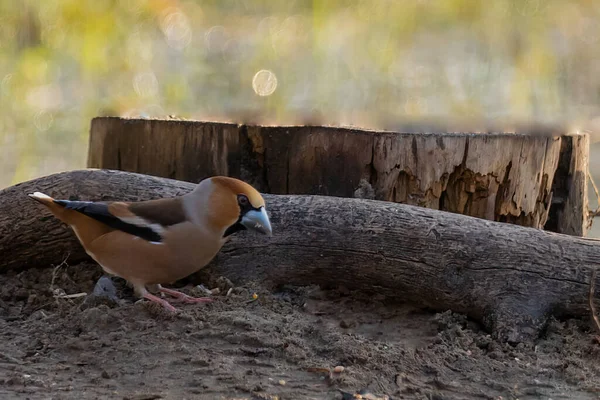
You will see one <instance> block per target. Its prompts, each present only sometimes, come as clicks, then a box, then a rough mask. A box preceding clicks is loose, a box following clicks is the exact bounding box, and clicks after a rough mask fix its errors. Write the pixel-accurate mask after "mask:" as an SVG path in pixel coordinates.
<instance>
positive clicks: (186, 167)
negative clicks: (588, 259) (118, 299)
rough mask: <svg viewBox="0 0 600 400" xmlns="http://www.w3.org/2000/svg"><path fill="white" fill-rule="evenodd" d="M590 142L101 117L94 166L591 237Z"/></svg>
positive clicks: (95, 129)
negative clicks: (233, 182) (232, 180)
mask: <svg viewBox="0 0 600 400" xmlns="http://www.w3.org/2000/svg"><path fill="white" fill-rule="evenodd" d="M588 151H589V138H588V137H587V135H565V134H563V132H557V131H545V132H543V133H538V134H519V133H477V134H469V133H443V134H442V133H435V134H434V133H430V134H411V133H397V132H379V131H378V132H375V131H363V130H356V129H347V128H333V127H321V126H293V127H271V126H250V125H236V124H226V123H211V122H199V121H187V120H146V119H124V118H113V117H102V118H95V119H94V120H93V121H92V125H91V134H90V147H89V156H88V167H90V168H106V169H116V170H123V171H129V172H138V173H143V174H150V175H154V176H159V177H165V178H172V179H178V180H183V181H188V182H194V183H197V182H199V181H200V180H202V179H203V178H206V177H208V176H211V175H229V176H233V177H237V178H241V179H243V180H245V181H248V182H249V183H251V184H253V185H254V186H255V187H256V188H257V189H259V190H260V191H262V192H264V193H272V194H318V195H329V196H339V197H362V198H370V199H377V200H385V201H391V202H397V203H403V204H409V205H417V206H421V207H426V208H431V209H438V210H443V211H449V212H453V213H459V214H464V215H469V216H473V217H478V218H483V219H487V220H492V221H501V222H509V223H513V224H518V225H523V226H528V227H533V228H538V229H544V228H546V229H548V230H552V231H555V232H560V233H565V234H569V235H576V236H585V234H586V233H587V231H588V229H589V226H590V222H589V217H588V209H587V176H588V171H587V157H588Z"/></svg>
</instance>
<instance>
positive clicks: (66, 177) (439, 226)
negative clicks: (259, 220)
mask: <svg viewBox="0 0 600 400" xmlns="http://www.w3.org/2000/svg"><path fill="white" fill-rule="evenodd" d="M193 188H194V185H193V184H191V183H187V182H180V181H174V180H170V179H164V178H157V177H151V176H147V175H140V174H131V173H126V172H119V171H97V170H91V171H72V172H65V173H60V174H55V175H50V176H47V177H44V178H39V179H35V180H33V181H29V182H25V183H22V184H19V185H16V186H13V187H10V188H7V189H5V190H2V191H0V272H6V271H8V270H22V269H24V268H29V267H49V266H51V265H58V264H60V263H61V262H62V261H63V260H64V259H65V257H67V256H68V260H67V262H69V263H76V262H79V261H83V260H89V258H88V256H87V255H86V254H85V252H84V251H83V248H82V246H81V245H80V244H79V243H78V241H77V239H76V237H75V235H74V234H73V233H72V231H71V230H70V229H69V228H68V227H66V226H65V225H64V224H62V223H61V222H60V221H59V220H57V219H56V218H54V217H52V216H51V214H50V213H49V211H48V210H46V209H45V208H44V207H42V206H40V205H39V204H37V203H35V202H34V201H31V200H30V199H28V198H27V194H28V193H32V192H34V191H38V190H39V191H42V192H45V193H47V194H48V195H50V196H53V197H55V198H70V199H79V200H122V201H135V200H148V199H154V198H161V197H171V196H177V195H182V194H184V193H187V192H189V191H190V190H192V189H193ZM265 200H266V203H267V209H268V211H269V214H270V217H271V222H272V224H273V237H270V238H268V237H264V236H262V235H252V233H251V232H239V233H237V234H235V235H233V236H232V237H231V240H230V241H229V242H228V243H227V244H226V245H225V246H224V248H223V249H222V251H221V252H220V253H219V254H218V255H217V257H216V258H215V260H213V263H212V266H211V267H212V268H213V271H214V272H216V273H217V274H219V275H222V276H226V277H228V278H229V279H231V280H232V281H233V282H234V283H244V282H250V281H253V282H260V284H261V285H262V286H263V287H265V288H266V289H269V288H273V287H276V286H278V285H285V284H296V285H311V284H318V285H322V286H329V287H332V286H333V287H335V286H339V285H343V286H345V287H347V288H348V289H350V290H356V291H360V292H363V293H368V294H378V295H383V296H386V298H387V299H388V300H398V301H403V302H409V303H413V304H417V305H421V306H426V307H429V308H431V309H434V310H440V311H445V310H448V309H450V310H453V311H455V312H459V313H464V314H466V315H468V316H469V317H471V318H473V319H474V320H476V321H480V322H481V323H482V324H483V325H484V326H485V327H486V328H487V329H488V330H489V331H490V332H492V333H493V334H494V335H496V336H498V337H499V338H501V339H503V340H508V341H510V342H520V341H524V340H531V339H534V338H536V337H537V336H538V334H539V333H540V332H541V331H542V330H543V327H544V326H545V324H546V322H547V321H548V318H549V317H550V316H555V317H559V318H562V317H569V316H583V315H589V312H590V310H589V306H588V291H589V288H590V279H591V275H592V272H593V270H594V269H597V268H598V267H600V241H597V240H592V239H585V238H577V237H573V236H568V235H561V234H556V233H551V232H546V231H542V230H538V229H531V228H525V227H521V226H516V225H512V224H506V223H499V222H491V221H486V220H483V219H480V218H472V217H467V216H463V215H459V214H453V213H448V212H442V211H437V210H431V209H427V208H423V207H414V206H408V205H403V204H394V203H391V202H382V201H374V200H364V199H349V198H335V197H327V196H310V195H302V196H296V195H265ZM16 205H18V206H16ZM250 235H252V237H250Z"/></svg>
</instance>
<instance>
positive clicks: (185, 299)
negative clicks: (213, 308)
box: [158, 286, 213, 304]
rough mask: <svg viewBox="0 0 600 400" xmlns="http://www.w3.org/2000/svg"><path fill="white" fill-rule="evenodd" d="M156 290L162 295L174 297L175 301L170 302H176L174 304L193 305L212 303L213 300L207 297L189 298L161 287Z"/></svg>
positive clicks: (176, 291)
mask: <svg viewBox="0 0 600 400" xmlns="http://www.w3.org/2000/svg"><path fill="white" fill-rule="evenodd" d="M158 290H159V291H161V292H162V293H166V294H168V295H171V296H173V297H175V299H174V300H172V301H176V302H182V303H188V304H193V303H210V302H211V301H213V299H211V298H209V297H191V296H188V295H187V294H185V293H181V292H180V291H178V290H173V289H167V288H165V287H162V286H159V287H158Z"/></svg>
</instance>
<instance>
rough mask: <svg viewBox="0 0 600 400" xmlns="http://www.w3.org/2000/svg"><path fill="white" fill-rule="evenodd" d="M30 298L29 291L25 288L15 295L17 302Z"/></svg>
mask: <svg viewBox="0 0 600 400" xmlns="http://www.w3.org/2000/svg"><path fill="white" fill-rule="evenodd" d="M28 297H29V291H28V290H27V289H25V288H21V289H19V290H17V292H16V293H15V299H16V300H25V299H27V298H28Z"/></svg>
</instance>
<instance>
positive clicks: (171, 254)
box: [28, 176, 272, 312]
mask: <svg viewBox="0 0 600 400" xmlns="http://www.w3.org/2000/svg"><path fill="white" fill-rule="evenodd" d="M28 196H29V197H30V198H32V199H34V200H36V201H37V202H39V203H41V204H42V205H44V206H45V207H46V208H47V209H48V210H50V212H51V213H52V214H53V215H54V216H55V217H56V218H58V219H59V220H60V221H62V222H64V223H65V224H67V225H69V226H70V227H71V229H72V230H73V231H74V233H75V235H76V236H77V239H78V240H79V242H80V243H81V245H82V246H83V248H84V249H85V251H86V253H87V254H88V255H89V256H90V257H91V258H92V259H94V260H95V261H96V262H97V263H98V264H99V265H100V266H101V267H102V269H103V270H104V272H106V273H107V274H109V275H113V276H118V277H121V278H123V279H125V280H126V281H127V282H128V283H129V284H130V285H131V286H133V289H134V293H135V295H136V296H138V297H139V298H141V299H146V300H149V301H151V302H155V303H158V304H160V305H162V306H163V307H164V308H165V309H166V310H168V311H171V312H176V311H177V309H176V308H175V307H174V306H173V305H172V304H170V303H169V301H167V300H166V299H165V298H164V296H165V295H168V296H171V297H173V299H172V300H171V302H183V303H207V302H210V301H212V299H210V298H205V297H200V298H196V297H191V296H188V295H186V294H185V293H182V292H180V291H177V290H174V289H169V288H166V287H164V286H162V285H165V284H170V283H173V282H175V281H177V280H179V279H182V278H185V277H186V276H189V275H190V274H192V273H194V272H197V271H199V270H200V269H202V268H203V267H205V266H206V265H207V264H208V263H209V262H210V261H211V260H212V259H213V258H214V257H215V256H216V255H217V253H218V252H219V251H220V249H221V248H222V246H223V245H224V244H225V243H226V242H227V240H228V239H229V238H230V237H231V235H233V234H235V233H236V232H239V231H242V230H246V229H247V230H250V231H255V232H258V233H261V234H265V235H267V236H272V228H271V222H270V219H269V216H268V213H267V210H266V205H265V200H264V199H263V196H262V195H261V194H260V193H259V192H258V191H257V190H256V189H255V188H254V187H252V186H251V185H250V184H248V183H246V182H244V181H242V180H239V179H236V178H232V177H228V176H212V177H209V178H206V179H203V180H202V181H200V183H198V184H197V185H196V187H195V188H194V189H193V190H192V191H190V192H189V193H186V194H184V195H181V196H177V197H169V198H160V199H154V200H144V201H137V202H123V201H109V202H100V201H71V200H56V199H54V198H52V197H50V196H48V195H46V194H44V193H41V192H34V193H32V194H29V195H28ZM149 289H150V290H149ZM151 291H155V292H156V291H158V292H160V293H161V295H162V296H161V297H158V296H156V295H154V294H153V293H151Z"/></svg>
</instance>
